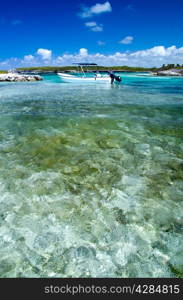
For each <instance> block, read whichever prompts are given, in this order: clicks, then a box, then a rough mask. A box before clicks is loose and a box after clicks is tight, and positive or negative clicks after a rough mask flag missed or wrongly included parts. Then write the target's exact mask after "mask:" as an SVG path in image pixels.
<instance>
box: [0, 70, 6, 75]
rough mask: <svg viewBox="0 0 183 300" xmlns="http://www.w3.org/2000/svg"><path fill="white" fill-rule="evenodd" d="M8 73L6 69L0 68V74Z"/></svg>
mask: <svg viewBox="0 0 183 300" xmlns="http://www.w3.org/2000/svg"><path fill="white" fill-rule="evenodd" d="M7 73H8V71H6V70H0V74H7Z"/></svg>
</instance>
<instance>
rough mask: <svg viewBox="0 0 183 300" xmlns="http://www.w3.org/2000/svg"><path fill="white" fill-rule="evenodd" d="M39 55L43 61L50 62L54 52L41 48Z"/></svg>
mask: <svg viewBox="0 0 183 300" xmlns="http://www.w3.org/2000/svg"><path fill="white" fill-rule="evenodd" d="M37 54H39V55H40V56H41V58H42V59H43V60H50V59H51V56H52V51H51V50H48V49H42V48H40V49H38V50H37Z"/></svg>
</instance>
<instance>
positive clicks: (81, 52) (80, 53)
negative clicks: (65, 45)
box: [79, 48, 88, 56]
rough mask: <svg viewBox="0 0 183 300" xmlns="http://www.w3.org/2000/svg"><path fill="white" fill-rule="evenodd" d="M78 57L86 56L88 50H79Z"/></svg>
mask: <svg viewBox="0 0 183 300" xmlns="http://www.w3.org/2000/svg"><path fill="white" fill-rule="evenodd" d="M79 55H81V56H87V55H88V50H87V49H86V48H81V49H80V50H79Z"/></svg>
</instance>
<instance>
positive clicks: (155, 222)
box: [0, 74, 183, 277]
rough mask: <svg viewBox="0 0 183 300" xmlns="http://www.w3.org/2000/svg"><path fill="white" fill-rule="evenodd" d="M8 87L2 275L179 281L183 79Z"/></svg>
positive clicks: (1, 146) (3, 126) (2, 128)
mask: <svg viewBox="0 0 183 300" xmlns="http://www.w3.org/2000/svg"><path fill="white" fill-rule="evenodd" d="M122 77H123V84H120V85H113V86H111V85H108V84H98V85H95V84H88V85H85V84H66V83H62V82H61V81H60V79H59V77H57V76H45V80H44V81H42V82H36V83H1V84H0V226H1V227H0V276H1V277H178V276H179V277H182V275H183V238H182V229H183V208H182V200H183V185H182V179H183V79H181V78H168V77H165V78H161V77H154V78H153V77H151V78H150V77H149V78H148V77H147V76H144V77H143V76H137V75H136V74H122Z"/></svg>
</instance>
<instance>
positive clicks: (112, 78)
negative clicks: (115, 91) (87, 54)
mask: <svg viewBox="0 0 183 300" xmlns="http://www.w3.org/2000/svg"><path fill="white" fill-rule="evenodd" d="M109 76H110V77H111V84H113V83H114V79H115V75H114V73H113V71H111V72H109Z"/></svg>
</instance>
